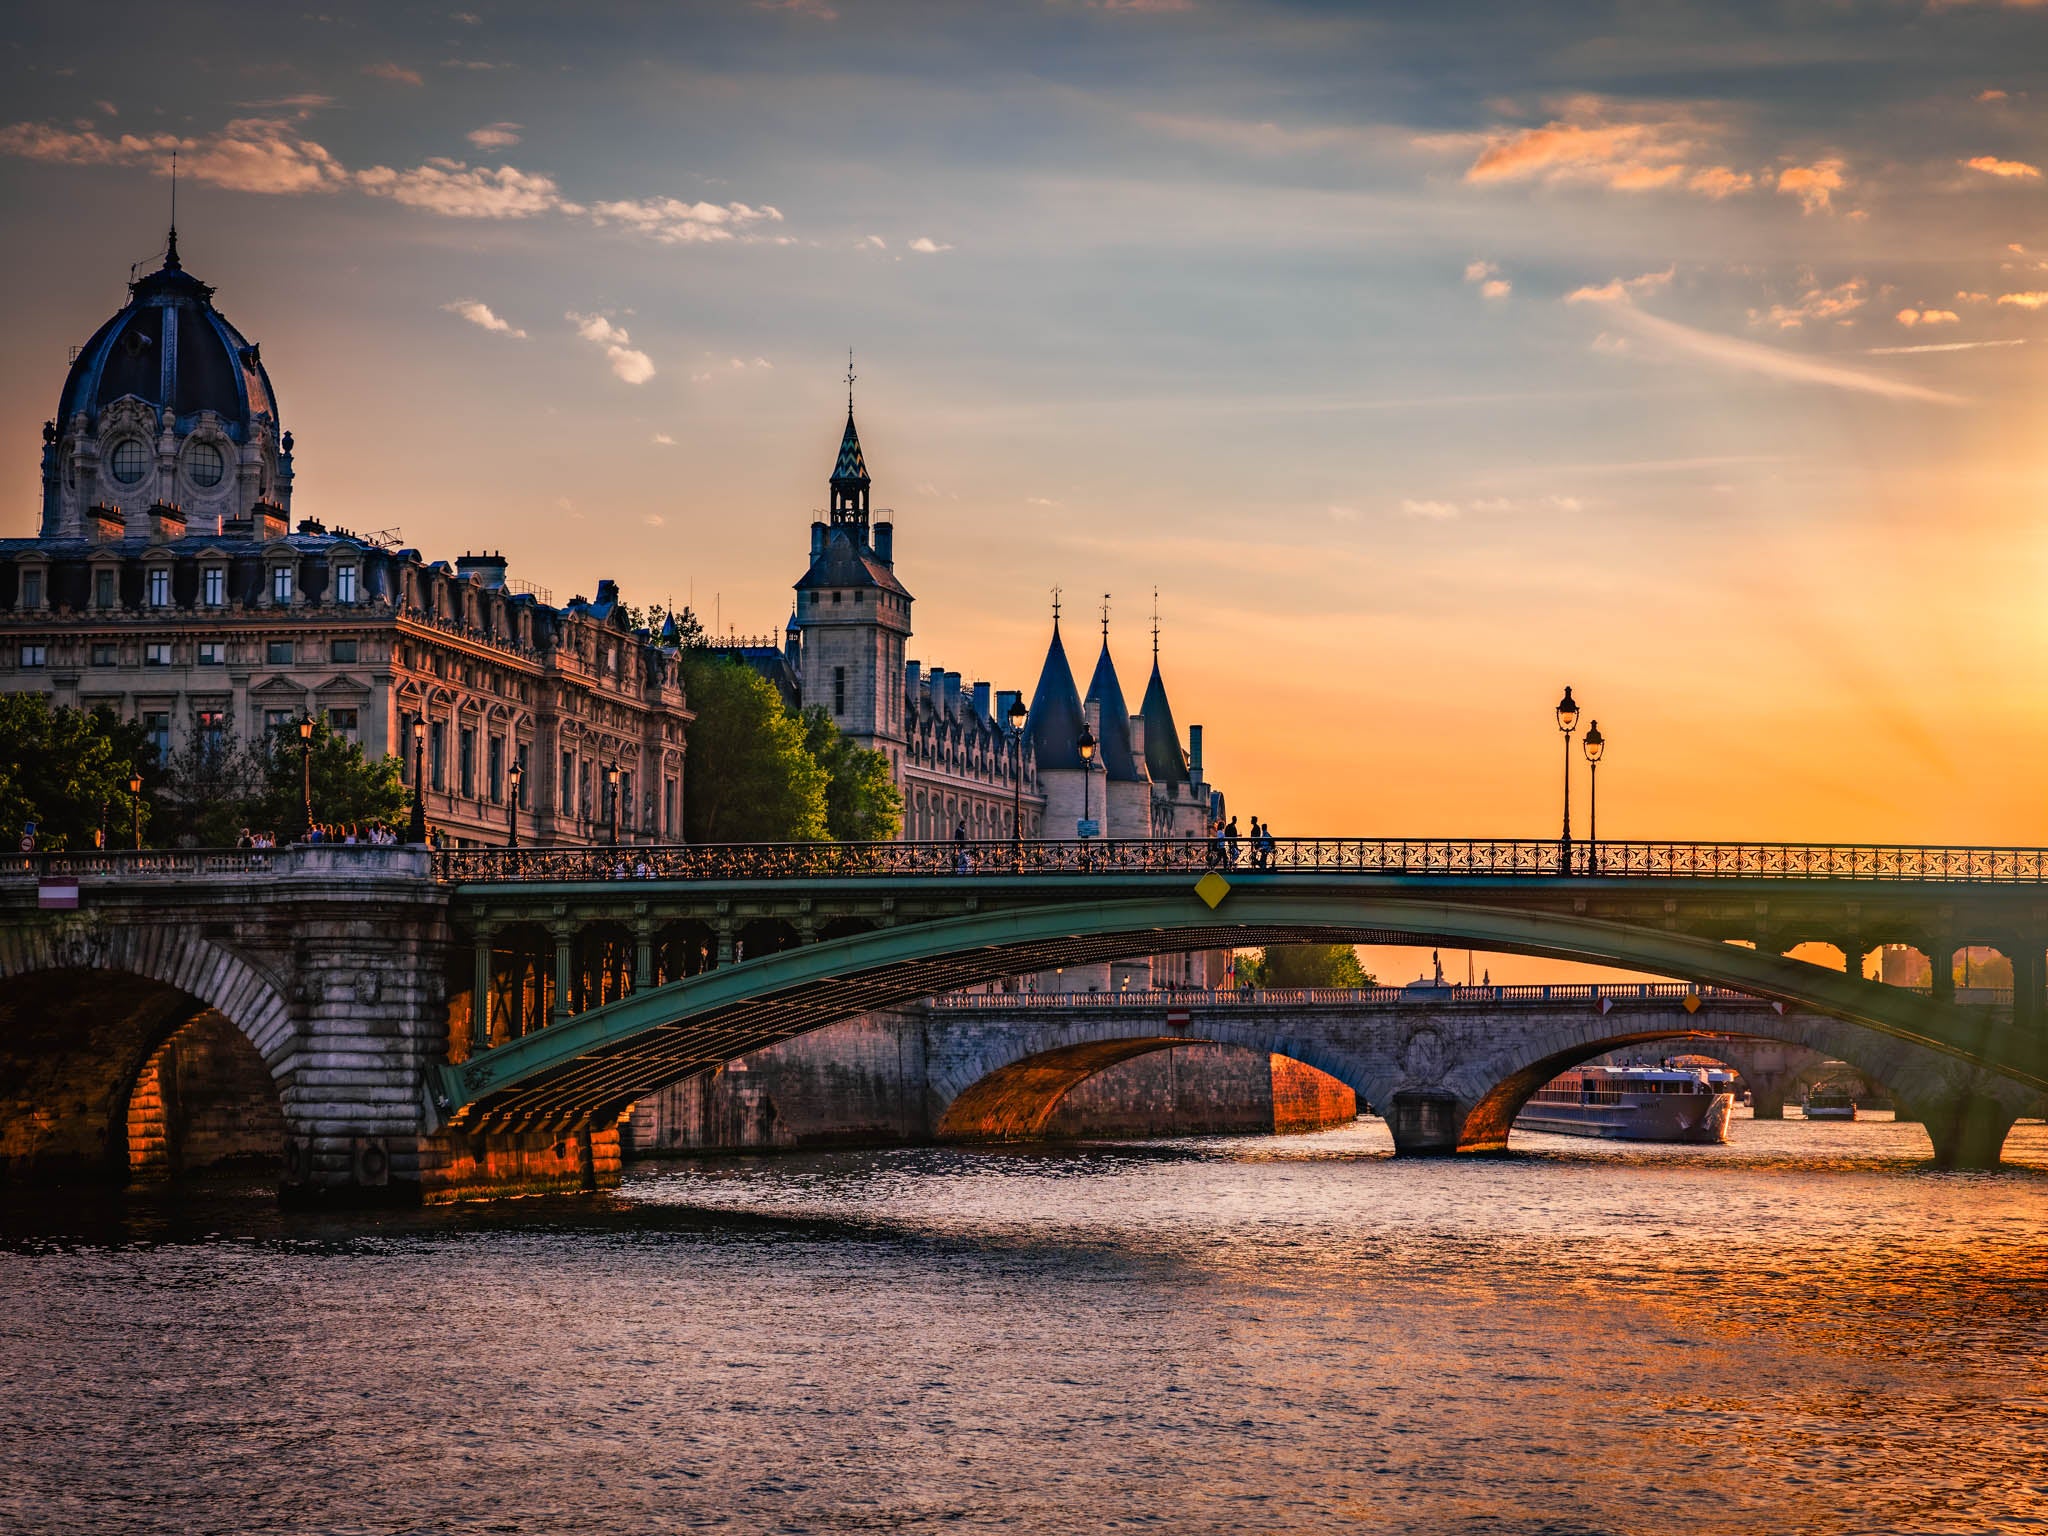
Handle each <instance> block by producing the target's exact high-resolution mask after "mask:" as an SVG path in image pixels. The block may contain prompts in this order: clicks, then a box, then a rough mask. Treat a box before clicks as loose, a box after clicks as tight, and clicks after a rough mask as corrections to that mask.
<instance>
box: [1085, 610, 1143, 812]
mask: <svg viewBox="0 0 2048 1536" xmlns="http://www.w3.org/2000/svg"><path fill="white" fill-rule="evenodd" d="M1107 596H1108V594H1107V593H1105V594H1104V597H1105V599H1106V598H1107ZM1088 701H1089V702H1090V703H1092V704H1094V705H1095V708H1096V713H1097V714H1098V715H1099V716H1100V717H1101V724H1100V725H1099V726H1098V727H1097V728H1096V734H1097V735H1098V736H1099V737H1100V738H1101V742H1102V744H1101V748H1100V750H1101V753H1102V773H1103V777H1104V778H1107V779H1112V780H1115V781H1118V782H1121V783H1133V782H1136V781H1140V780H1142V779H1143V778H1144V777H1145V771H1144V770H1143V769H1142V768H1140V767H1139V766H1138V759H1137V756H1136V755H1135V754H1134V753H1133V752H1132V751H1131V711H1130V709H1129V707H1128V706H1127V705H1126V704H1125V703H1124V689H1123V684H1122V683H1120V682H1118V681H1117V675H1116V663H1115V662H1114V661H1112V660H1110V657H1109V604H1108V603H1107V601H1105V602H1104V603H1103V611H1102V654H1101V655H1100V656H1098V657H1097V658H1096V660H1095V676H1094V677H1092V678H1091V679H1089V682H1088Z"/></svg>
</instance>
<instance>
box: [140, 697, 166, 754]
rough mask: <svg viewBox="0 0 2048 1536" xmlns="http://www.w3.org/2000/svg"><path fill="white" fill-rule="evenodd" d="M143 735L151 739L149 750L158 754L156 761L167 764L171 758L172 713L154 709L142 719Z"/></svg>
mask: <svg viewBox="0 0 2048 1536" xmlns="http://www.w3.org/2000/svg"><path fill="white" fill-rule="evenodd" d="M142 734H143V735H145V736H147V737H148V738H149V750H150V751H151V752H154V753H155V754H156V760H157V761H158V762H160V763H166V762H169V761H170V758H171V712H170V711H169V710H167V709H152V710H150V711H148V712H147V713H145V714H144V715H143V717H142Z"/></svg>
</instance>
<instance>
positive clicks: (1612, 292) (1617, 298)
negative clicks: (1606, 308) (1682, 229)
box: [1564, 266, 1678, 304]
mask: <svg viewBox="0 0 2048 1536" xmlns="http://www.w3.org/2000/svg"><path fill="white" fill-rule="evenodd" d="M1677 275H1678V268H1677V267H1676V266H1669V267H1666V268H1665V269H1664V270H1663V271H1662V272H1644V273H1642V274H1641V275H1640V276H1637V277H1616V278H1610V279H1609V280H1608V281H1607V282H1604V283H1601V284H1599V285H1598V286H1594V285H1592V284H1587V285H1586V286H1584V287H1581V288H1574V289H1573V290H1572V291H1571V292H1570V293H1568V294H1566V295H1565V296H1564V301H1565V303H1567V304H1613V303H1617V302H1626V301H1627V300H1628V299H1629V298H1630V297H1631V296H1632V295H1634V294H1638V293H1655V292H1656V291H1657V290H1658V289H1660V288H1669V287H1670V286H1671V279H1672V278H1674V277H1676V276H1677Z"/></svg>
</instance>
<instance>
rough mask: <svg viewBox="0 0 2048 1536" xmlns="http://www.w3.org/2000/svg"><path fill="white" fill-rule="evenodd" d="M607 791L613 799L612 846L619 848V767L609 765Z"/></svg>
mask: <svg viewBox="0 0 2048 1536" xmlns="http://www.w3.org/2000/svg"><path fill="white" fill-rule="evenodd" d="M604 785H605V790H606V792H607V793H608V794H609V796H610V798H611V802H612V805H611V831H610V836H611V846H612V847H614V848H616V847H618V846H619V765H618V764H617V763H609V764H607V765H606V766H605V770H604Z"/></svg>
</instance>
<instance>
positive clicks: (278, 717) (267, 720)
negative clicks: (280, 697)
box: [263, 709, 298, 736]
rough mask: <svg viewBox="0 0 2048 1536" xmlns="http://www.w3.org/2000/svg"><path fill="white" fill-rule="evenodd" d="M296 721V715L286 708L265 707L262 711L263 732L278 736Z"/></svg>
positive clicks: (290, 727) (267, 734)
mask: <svg viewBox="0 0 2048 1536" xmlns="http://www.w3.org/2000/svg"><path fill="white" fill-rule="evenodd" d="M297 723H298V716H296V715H294V714H293V713H292V712H291V711H290V710H288V709H266V710H265V711H263V734H264V735H266V736H280V735H283V734H284V733H285V732H286V731H289V730H291V729H292V728H293V726H295V725H296V724H297Z"/></svg>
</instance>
